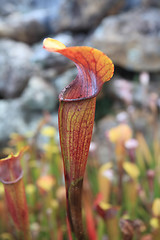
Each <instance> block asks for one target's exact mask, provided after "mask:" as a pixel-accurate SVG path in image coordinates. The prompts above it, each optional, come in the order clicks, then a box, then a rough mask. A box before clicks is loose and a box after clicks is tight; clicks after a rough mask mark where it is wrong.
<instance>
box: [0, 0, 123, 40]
mask: <svg viewBox="0 0 160 240" xmlns="http://www.w3.org/2000/svg"><path fill="white" fill-rule="evenodd" d="M35 2H37V1H35ZM42 2H43V1H42ZM45 3H46V1H45ZM124 3H125V0H101V1H99V0H83V1H81V0H72V1H69V2H68V0H59V1H54V4H53V3H52V4H51V5H50V6H48V7H47V8H46V7H45V8H44V7H42V6H39V8H38V9H34V10H32V11H29V9H28V11H25V13H24V11H20V9H19V8H18V10H19V12H14V14H10V15H9V16H8V17H6V18H5V19H2V20H1V21H0V37H7V38H12V39H14V40H18V41H24V42H27V43H29V44H32V43H35V42H38V41H39V39H41V38H42V37H44V36H45V35H48V34H51V33H52V34H56V33H59V32H62V31H64V30H71V31H76V32H77V31H84V30H90V29H91V28H93V27H94V26H96V25H97V24H99V22H100V21H101V20H102V18H103V17H104V16H107V15H108V14H109V13H110V11H112V10H113V9H114V13H115V12H119V9H122V8H123V6H124ZM35 4H37V3H35ZM42 5H43V4H42ZM45 5H46V4H45ZM22 6H23V4H22ZM26 9H27V6H26Z"/></svg>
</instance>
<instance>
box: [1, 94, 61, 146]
mask: <svg viewBox="0 0 160 240" xmlns="http://www.w3.org/2000/svg"><path fill="white" fill-rule="evenodd" d="M21 100H22V99H21V98H17V99H12V100H10V99H9V100H8V99H7V100H0V133H1V134H0V146H6V145H7V141H8V140H9V138H10V136H11V134H12V133H19V134H21V135H24V136H26V135H27V134H28V133H30V132H32V133H34V132H35V131H36V130H37V127H38V125H39V123H40V121H41V120H42V118H43V114H42V112H37V111H29V110H28V111H27V110H26V109H24V108H23V106H22V101H21ZM15 119H16V120H15ZM51 124H53V125H54V126H55V127H58V126H57V125H58V116H57V113H52V114H51Z"/></svg>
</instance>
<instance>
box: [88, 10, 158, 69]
mask: <svg viewBox="0 0 160 240" xmlns="http://www.w3.org/2000/svg"><path fill="white" fill-rule="evenodd" d="M159 16H160V10H159V9H156V8H150V9H144V8H143V9H135V10H133V11H129V12H127V13H123V14H120V15H118V16H112V17H108V18H105V19H104V20H103V21H102V23H101V24H100V26H99V27H98V28H97V29H96V30H95V31H94V33H93V34H92V35H91V36H90V38H89V40H88V41H87V44H89V45H92V46H93V47H96V48H98V49H100V50H102V51H103V52H104V53H106V54H107V55H108V56H109V57H110V58H111V59H112V60H113V62H114V63H115V64H117V65H119V66H121V67H123V68H126V69H129V70H135V71H144V70H146V71H151V72H154V71H158V70H159V69H160V48H159V46H160V17H159Z"/></svg>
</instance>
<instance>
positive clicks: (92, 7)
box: [51, 0, 125, 32]
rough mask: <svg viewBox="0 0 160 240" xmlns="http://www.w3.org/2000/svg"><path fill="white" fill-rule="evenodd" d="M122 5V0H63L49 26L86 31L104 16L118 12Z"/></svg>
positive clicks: (123, 2) (56, 30)
mask: <svg viewBox="0 0 160 240" xmlns="http://www.w3.org/2000/svg"><path fill="white" fill-rule="evenodd" d="M124 5H125V1H124V0H112V1H111V0H101V1H99V0H83V1H81V0H72V1H68V0H64V1H63V3H62V4H61V7H60V9H59V12H58V14H57V16H56V18H55V19H53V21H52V22H51V28H52V29H53V31H55V32H58V31H62V30H72V31H76V32H77V31H84V30H85V31H86V30H89V29H91V28H93V27H94V26H96V25H97V24H99V22H100V21H101V20H102V18H103V17H104V16H107V15H108V14H110V13H112V14H113V13H117V12H119V11H120V9H122V8H123V7H124ZM62 16H63V17H62Z"/></svg>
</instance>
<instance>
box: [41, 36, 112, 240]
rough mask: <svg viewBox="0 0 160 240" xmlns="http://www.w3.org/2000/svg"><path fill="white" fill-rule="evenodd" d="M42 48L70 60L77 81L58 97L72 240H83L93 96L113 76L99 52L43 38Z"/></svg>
mask: <svg viewBox="0 0 160 240" xmlns="http://www.w3.org/2000/svg"><path fill="white" fill-rule="evenodd" d="M43 47H44V48H45V49H46V50H48V51H50V52H57V53H60V54H62V55H64V56H65V57H67V58H69V59H70V60H72V61H73V62H74V63H75V65H76V67H77V69H78V74H77V77H76V78H75V79H74V80H73V81H72V82H71V84H69V85H68V86H67V87H65V88H64V89H63V90H62V91H61V93H60V95H59V101H60V105H59V116H58V118H59V134H60V144H61V152H62V157H63V163H64V175H65V185H66V199H67V200H66V201H67V217H68V220H69V223H70V227H71V231H72V237H73V239H78V240H82V239H83V240H84V239H85V234H84V231H83V224H82V211H81V210H82V203H81V195H82V184H83V177H84V172H85V167H86V162H87V157H88V151H89V146H90V141H91V137H92V130H93V124H94V117H95V105H96V96H97V94H98V93H99V91H100V90H101V88H102V85H103V84H104V83H105V82H106V81H108V80H110V78H111V77H112V75H113V72H114V65H113V63H112V61H111V60H110V59H109V58H108V57H107V56H106V55H105V54H104V53H102V52H101V51H99V50H97V49H94V48H91V47H86V46H75V47H66V46H65V45H64V44H63V43H61V42H59V41H57V40H54V39H51V38H46V39H45V40H44V42H43Z"/></svg>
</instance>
